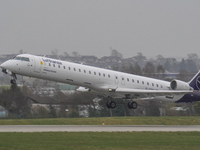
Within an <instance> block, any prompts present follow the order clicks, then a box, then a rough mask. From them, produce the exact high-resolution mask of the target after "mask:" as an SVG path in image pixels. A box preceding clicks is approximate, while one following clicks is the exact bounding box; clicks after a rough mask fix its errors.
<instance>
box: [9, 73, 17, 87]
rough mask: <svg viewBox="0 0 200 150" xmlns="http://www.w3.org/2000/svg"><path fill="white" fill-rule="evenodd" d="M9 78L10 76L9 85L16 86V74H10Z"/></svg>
mask: <svg viewBox="0 0 200 150" xmlns="http://www.w3.org/2000/svg"><path fill="white" fill-rule="evenodd" d="M11 76H12V79H11V80H10V83H11V84H12V85H14V84H17V82H16V79H17V76H16V74H11Z"/></svg>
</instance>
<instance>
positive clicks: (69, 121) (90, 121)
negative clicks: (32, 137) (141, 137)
mask: <svg viewBox="0 0 200 150" xmlns="http://www.w3.org/2000/svg"><path fill="white" fill-rule="evenodd" d="M103 123H104V124H105V125H200V117H198V116H196V117H105V118H50V119H44V118H42V119H1V121H0V125H102V124H103Z"/></svg>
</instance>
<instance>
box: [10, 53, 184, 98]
mask: <svg viewBox="0 0 200 150" xmlns="http://www.w3.org/2000/svg"><path fill="white" fill-rule="evenodd" d="M19 56H20V55H19ZM21 57H28V58H29V61H24V60H16V59H12V60H9V63H10V64H12V65H10V66H12V68H9V67H7V68H8V70H10V71H11V72H12V73H14V74H19V75H23V76H29V77H35V78H40V79H46V80H51V81H56V82H61V83H67V84H73V85H78V86H82V87H87V88H89V89H92V90H95V91H100V92H103V93H104V94H107V95H115V96H116V95H117V93H113V92H110V91H109V89H117V88H126V89H141V90H170V82H167V81H163V80H158V79H152V78H148V77H143V76H138V75H133V74H128V73H123V72H118V71H112V70H108V69H102V68H97V67H92V66H87V65H82V64H77V63H71V62H66V61H62V60H56V59H51V58H46V57H40V56H35V55H29V54H23V55H21ZM7 66H9V64H7ZM13 66H14V67H13ZM182 96H183V95H178V96H174V97H173V98H170V99H168V98H166V97H165V96H159V97H155V98H159V99H160V98H161V99H163V100H170V101H176V100H178V99H180V98H181V97H182ZM132 97H134V95H132Z"/></svg>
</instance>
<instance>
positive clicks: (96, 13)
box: [0, 0, 200, 57]
mask: <svg viewBox="0 0 200 150" xmlns="http://www.w3.org/2000/svg"><path fill="white" fill-rule="evenodd" d="M111 48H112V49H116V50H118V51H119V52H120V53H122V54H123V56H124V57H131V56H135V55H136V54H137V52H142V53H143V54H144V55H146V56H148V57H155V56H157V55H158V54H162V55H163V56H165V57H171V56H175V57H186V56H187V54H189V53H197V54H198V56H199V57H200V0H0V54H10V53H18V52H19V50H21V49H22V50H24V51H25V52H27V53H31V54H51V51H52V50H55V49H58V50H59V54H63V52H65V51H66V52H68V53H69V54H71V52H73V51H77V52H79V53H80V54H82V55H96V56H98V57H101V56H104V55H110V49H111Z"/></svg>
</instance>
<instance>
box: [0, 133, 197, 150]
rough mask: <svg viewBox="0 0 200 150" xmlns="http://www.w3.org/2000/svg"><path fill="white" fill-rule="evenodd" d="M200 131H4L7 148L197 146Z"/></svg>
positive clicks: (111, 149)
mask: <svg viewBox="0 0 200 150" xmlns="http://www.w3.org/2000/svg"><path fill="white" fill-rule="evenodd" d="M199 137H200V132H175V133H174V132H112V133H107V132H101V133H99V132H98V133H94V132H81V133H73V132H47V133H0V139H1V140H0V149H4V150H13V149H15V150H27V149H28V150H36V149H37V150H54V149H56V150H61V149H62V150H63V149H68V150H71V149H79V150H85V149H87V150H100V149H104V150H129V149H130V150H133V149H142V150H145V149H148V150H151V149H152V150H155V149H157V150H159V149H162V150H169V149H177V150H186V149H190V150H193V149H194V150H195V149H199V147H200V138H199Z"/></svg>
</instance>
